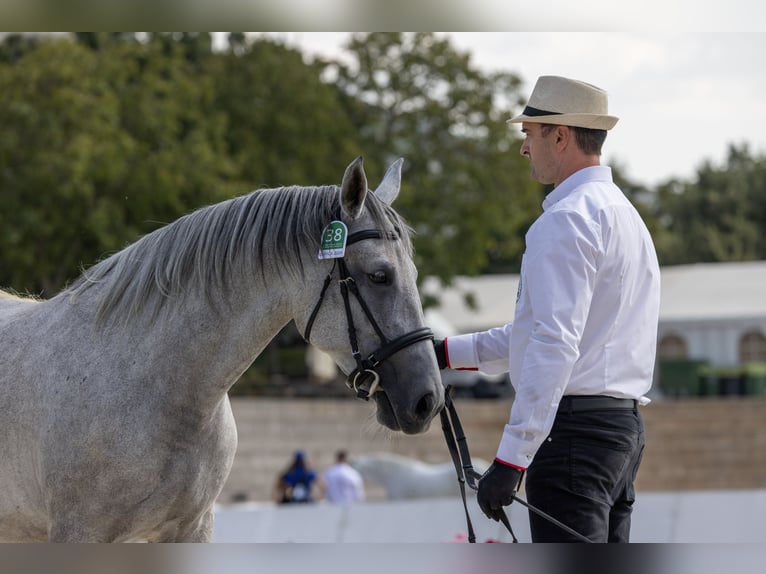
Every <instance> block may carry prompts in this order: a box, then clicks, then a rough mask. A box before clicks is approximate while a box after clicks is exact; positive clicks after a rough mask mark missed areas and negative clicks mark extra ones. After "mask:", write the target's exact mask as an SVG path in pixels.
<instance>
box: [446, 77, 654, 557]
mask: <svg viewBox="0 0 766 574" xmlns="http://www.w3.org/2000/svg"><path fill="white" fill-rule="evenodd" d="M617 119H618V118H616V117H614V116H610V115H608V111H607V95H606V92H604V91H603V90H601V89H600V88H597V87H595V86H592V85H590V84H587V83H585V82H580V81H577V80H571V79H567V78H561V77H558V76H542V77H540V78H539V79H538V81H537V83H536V85H535V87H534V89H533V91H532V95H531V96H530V99H529V105H528V106H527V107H526V108H525V109H524V111H523V112H522V114H520V115H518V116H516V117H514V118H512V119H511V120H509V121H508V123H521V131H522V132H523V133H524V134H525V136H526V138H525V140H524V142H523V144H522V146H521V150H520V151H521V154H522V155H524V156H526V157H527V158H529V161H530V167H531V176H532V178H533V179H534V180H536V181H538V182H540V183H543V184H546V185H550V184H552V185H553V190H552V191H551V192H550V193H548V195H547V196H546V198H545V200H544V202H543V210H544V211H543V214H542V215H541V216H540V217H539V218H538V219H537V221H535V223H534V224H533V225H532V227H530V229H529V231H528V232H527V235H526V251H525V253H524V258H523V260H522V264H521V275H520V282H519V290H518V293H517V301H516V311H515V318H514V321H513V323H512V324H507V325H505V326H504V327H498V328H495V329H490V330H489V331H485V332H479V333H472V334H468V335H460V336H456V337H449V339H445V340H444V341H436V342H435V349H436V354H437V358H438V359H439V362H440V366H442V367H449V368H454V369H478V370H481V371H484V372H488V373H497V372H504V371H509V372H510V378H511V382H512V384H513V386H514V389H515V391H516V398H515V400H514V402H513V406H512V408H511V413H510V420H509V422H508V424H507V425H506V426H505V429H504V431H503V434H502V436H501V438H500V444H499V446H498V449H497V455H496V458H495V461H494V462H493V464H492V465H491V467H490V468H489V469H488V471H487V472H486V473H485V474H484V476H483V477H482V478H481V480H480V481H479V491H478V494H477V500H478V502H479V505H480V507H481V509H482V511H483V512H484V513H485V514H486V515H487V516H489V517H490V518H493V519H495V520H498V519H499V517H500V514H501V513H502V507H503V506H507V505H508V504H510V503H511V502H512V496H513V495H514V494H515V492H516V490H517V488H518V486H519V483H520V481H521V478H522V476H523V474H524V472H525V471H526V494H527V499H528V502H529V503H530V504H532V505H533V506H536V507H537V508H539V509H540V510H543V511H544V512H546V513H548V514H550V515H551V516H553V517H555V518H557V519H558V520H559V521H561V522H563V523H564V524H566V525H568V526H569V527H571V528H573V529H574V530H576V531H577V532H579V533H580V534H582V535H584V536H586V537H588V538H589V539H590V540H592V541H594V542H628V541H629V537H630V515H631V511H632V505H633V501H634V499H635V493H634V489H633V482H634V480H635V476H636V472H637V471H638V467H639V464H640V461H641V454H642V452H643V448H644V429H643V420H642V418H641V414H640V412H639V409H638V405H643V404H646V403H648V402H649V400H648V399H647V398H646V397H645V394H646V393H647V392H648V391H649V389H650V387H651V382H652V373H653V369H654V359H655V351H656V343H657V321H658V315H659V291H660V285H659V281H660V273H659V265H658V263H657V256H656V253H655V249H654V245H653V243H652V239H651V236H650V235H649V232H648V231H647V229H646V226H645V225H644V223H643V221H642V220H641V218H640V216H639V215H638V213H637V212H636V210H635V208H634V207H633V206H632V205H631V203H630V202H629V201H628V199H627V198H626V197H625V195H624V194H623V193H622V191H621V190H620V189H619V188H618V187H617V186H616V185H615V184H614V183H613V181H612V174H611V170H610V169H609V168H608V167H605V166H601V165H600V155H601V147H602V144H603V142H604V140H605V139H606V132H607V130H609V129H611V128H612V127H614V125H615V124H616V123H617ZM529 516H530V528H531V533H532V540H533V541H534V542H560V541H570V540H574V539H573V538H572V536H571V535H569V534H568V533H567V532H565V531H563V530H562V529H561V528H559V527H558V526H556V525H554V524H552V523H550V522H548V521H546V520H545V519H543V518H540V517H539V516H537V515H536V514H534V513H530V515H529Z"/></svg>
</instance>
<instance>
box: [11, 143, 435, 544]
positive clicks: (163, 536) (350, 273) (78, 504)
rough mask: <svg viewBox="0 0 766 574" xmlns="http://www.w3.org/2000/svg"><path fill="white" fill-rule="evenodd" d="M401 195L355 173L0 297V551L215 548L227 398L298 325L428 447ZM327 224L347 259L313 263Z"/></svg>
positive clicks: (358, 164) (204, 221)
mask: <svg viewBox="0 0 766 574" xmlns="http://www.w3.org/2000/svg"><path fill="white" fill-rule="evenodd" d="M400 178H401V160H399V161H397V162H395V163H394V164H393V165H392V166H391V167H390V168H389V169H388V171H387V172H386V175H385V177H384V178H383V181H382V182H381V184H380V186H379V187H378V189H377V190H376V191H375V192H368V189H367V179H366V176H365V173H364V170H363V167H362V161H361V158H358V159H357V160H355V161H354V162H352V163H351V165H349V166H348V168H347V169H346V173H345V174H344V176H343V182H342V184H341V186H340V188H339V187H337V186H321V187H288V188H278V189H264V190H259V191H256V192H253V193H251V194H248V195H245V196H242V197H238V198H235V199H232V200H229V201H224V202H221V203H218V204H215V205H212V206H209V207H206V208H202V209H200V210H198V211H195V212H193V213H191V214H189V215H186V216H184V217H182V218H180V219H179V220H177V221H175V222H173V223H171V224H169V225H167V226H165V227H163V228H161V229H158V230H157V231H155V232H153V233H150V234H148V235H146V236H145V237H143V238H142V239H140V240H138V241H137V242H135V243H133V244H132V245H130V246H128V247H127V248H125V249H124V250H122V251H120V252H119V253H117V254H115V255H113V256H111V257H109V258H107V259H105V260H103V261H101V262H100V263H98V264H96V265H95V266H93V267H92V268H91V269H89V270H88V271H87V272H85V273H84V274H83V276H82V277H81V278H80V279H78V281H76V282H75V283H74V284H73V285H72V286H71V287H69V288H67V289H65V290H64V291H62V292H61V293H59V294H58V295H57V296H55V297H53V298H51V299H49V300H44V301H38V300H33V299H25V298H20V297H16V296H14V295H10V294H8V293H4V292H0V540H7V541H45V540H50V541H57V542H75V541H93V542H105V541H129V540H146V541H151V542H161V541H209V540H210V539H211V535H212V529H213V504H214V501H215V500H216V497H217V496H218V494H219V493H220V491H221V488H222V487H223V484H224V482H225V480H226V478H227V476H228V474H229V470H230V468H231V465H232V462H233V458H234V453H235V450H236V447H237V432H236V426H235V423H234V419H233V417H232V412H231V408H230V405H229V400H228V396H227V391H228V390H229V389H230V388H231V386H232V385H233V384H234V383H235V382H236V381H237V379H238V378H239V377H240V376H241V375H242V373H243V372H244V371H245V370H246V369H247V367H248V366H249V365H250V364H251V363H252V361H253V360H254V359H255V357H257V356H258V354H259V353H260V352H261V351H262V350H263V349H264V347H265V346H266V345H267V344H268V342H269V341H270V340H271V339H272V338H273V337H274V336H275V335H276V334H277V333H278V332H279V331H280V329H282V327H284V326H285V325H286V324H287V323H288V322H290V321H291V320H293V321H295V324H296V326H297V327H298V328H299V329H300V330H301V332H305V333H306V335H307V337H308V338H310V342H311V343H312V344H314V345H316V346H317V347H318V348H320V349H322V350H323V351H325V352H327V353H329V354H330V355H332V356H333V358H334V359H335V360H336V362H337V363H338V365H339V366H340V368H341V369H342V370H343V371H344V372H345V373H347V374H348V373H351V374H352V375H353V377H352V378H353V380H352V381H351V385H352V386H354V388H356V390H357V392H359V393H361V394H362V395H364V394H369V395H370V396H371V397H372V398H374V400H375V403H376V404H377V418H378V421H379V422H380V423H381V424H383V425H385V426H387V427H389V428H391V429H394V430H401V431H403V432H405V433H409V434H414V433H419V432H423V431H425V430H426V429H427V428H428V426H429V424H430V421H431V419H432V417H433V416H434V414H435V413H437V412H438V411H439V410H440V409H441V407H442V404H443V390H442V385H441V381H440V377H439V371H438V367H437V364H436V360H435V358H434V354H433V348H432V343H431V341H430V338H431V337H429V336H428V333H426V335H423V333H424V332H428V331H429V330H428V329H427V328H425V327H424V325H423V313H422V309H421V305H420V299H419V295H418V291H417V287H416V269H415V266H414V264H413V262H412V245H411V240H410V236H409V233H410V229H409V228H408V227H407V226H406V224H405V222H404V221H402V219H401V218H400V217H399V216H398V215H397V214H396V212H395V211H394V210H393V209H392V208H391V207H390V204H391V203H392V201H393V200H394V199H395V198H396V196H397V195H398V192H399V185H400ZM332 220H342V221H343V222H344V223H345V224H346V225H347V226H348V238H349V241H348V244H347V246H346V251H345V254H344V255H343V257H342V258H336V259H320V258H319V257H318V251H319V248H320V241H321V238H322V237H323V235H324V233H323V232H324V231H325V228H326V226H327V225H328V223H330V222H331V221H332ZM352 237H355V238H356V240H354V241H352V240H351V238H352ZM341 270H345V274H344V275H343V277H340V279H341V280H342V281H340V283H341V285H342V286H343V287H342V288H341V289H338V282H339V281H338V274H339V273H340V271H341ZM325 283H327V284H328V285H329V286H330V288H324V289H323V288H322V286H323V284H325ZM352 284H353V285H352ZM349 286H351V287H352V288H353V289H352V291H353V294H354V295H355V296H351V297H346V298H344V296H343V294H344V292H347V291H348V289H347V288H348V287H349ZM320 293H321V296H320ZM346 295H347V293H346ZM357 297H358V298H357ZM347 313H348V314H347ZM350 327H352V328H350ZM309 331H310V334H309ZM350 331H353V336H352V337H350ZM413 333H414V334H415V335H414V336H413ZM350 338H351V339H353V341H350ZM397 341H398V342H397ZM352 348H354V349H356V350H357V351H358V352H357V353H356V354H355V356H352V351H351V349H352ZM381 349H382V351H381ZM376 352H378V354H379V357H377V358H376V357H368V354H370V355H374V354H375V353H376ZM360 375H361V376H360Z"/></svg>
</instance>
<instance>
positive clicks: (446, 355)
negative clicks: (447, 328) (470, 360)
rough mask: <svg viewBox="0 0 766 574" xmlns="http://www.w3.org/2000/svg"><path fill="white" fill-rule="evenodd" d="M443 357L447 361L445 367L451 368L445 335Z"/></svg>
mask: <svg viewBox="0 0 766 574" xmlns="http://www.w3.org/2000/svg"><path fill="white" fill-rule="evenodd" d="M444 359H445V360H446V361H447V368H448V369H451V368H452V367H451V366H450V364H449V344H448V343H447V337H444Z"/></svg>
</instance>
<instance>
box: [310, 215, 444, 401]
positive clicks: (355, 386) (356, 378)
mask: <svg viewBox="0 0 766 574" xmlns="http://www.w3.org/2000/svg"><path fill="white" fill-rule="evenodd" d="M365 239H387V240H390V241H397V240H398V239H399V233H398V231H397V232H396V233H395V232H393V231H380V230H378V229H365V230H362V231H357V232H355V233H351V234H350V235H349V236H348V240H347V241H346V245H352V244H354V243H357V242H358V241H362V240H365ZM336 267H337V268H338V283H339V284H340V293H341V296H342V297H343V304H344V306H345V308H346V320H347V322H348V340H349V343H350V344H351V354H352V355H353V357H354V360H355V361H356V368H355V369H354V370H353V371H351V373H349V375H348V377H347V378H346V386H347V387H348V388H349V389H352V390H354V391H355V392H356V396H357V397H359V398H360V399H364V400H368V399H369V398H370V397H371V396H372V394H373V393H375V392H376V391H377V390H378V382H379V381H380V376H379V375H378V373H377V372H376V371H375V367H377V366H378V365H379V364H380V363H382V362H383V361H385V360H386V359H388V358H389V357H390V356H391V355H393V354H394V353H397V352H399V351H401V350H402V349H404V348H406V347H409V346H410V345H414V344H415V343H419V342H420V341H426V340H433V338H434V334H433V332H432V331H431V329H430V328H428V327H421V328H419V329H415V330H414V331H410V332H409V333H405V334H404V335H401V336H399V337H396V338H395V339H388V337H386V336H385V334H384V333H383V331H382V330H381V328H380V327H379V326H378V323H377V321H375V317H373V315H372V312H371V311H370V308H369V307H368V306H367V303H365V301H364V299H363V298H362V295H361V293H359V288H358V287H357V284H356V281H354V278H353V277H352V276H351V274H350V273H349V271H348V266H347V265H346V261H345V259H344V258H343V257H338V258H336V259H335V260H334V262H333V265H332V268H331V269H330V272H329V273H328V274H327V277H326V278H325V280H324V285H323V286H322V291H321V292H320V293H319V300H318V301H317V303H316V305H315V306H314V310H313V311H312V312H311V316H310V317H309V320H308V323H307V324H306V330H305V332H304V334H303V338H304V339H305V340H306V341H308V342H310V340H309V337H310V335H311V328H312V327H313V325H314V320H315V319H316V316H317V314H318V313H319V308H320V307H321V306H322V301H323V300H324V296H325V293H326V292H327V288H328V287H329V286H330V283H331V282H332V278H333V274H334V273H335V268H336ZM349 292H351V293H353V295H354V297H356V300H357V301H358V302H359V305H360V306H361V308H362V311H364V314H365V315H366V316H367V320H368V321H369V322H370V324H371V325H372V328H373V329H375V333H377V335H378V338H379V339H380V347H378V349H377V350H375V351H373V352H372V353H370V354H369V355H368V356H367V358H366V359H364V358H362V354H361V352H360V351H359V342H358V341H357V338H356V327H355V326H354V317H353V314H352V313H351V301H350V298H349Z"/></svg>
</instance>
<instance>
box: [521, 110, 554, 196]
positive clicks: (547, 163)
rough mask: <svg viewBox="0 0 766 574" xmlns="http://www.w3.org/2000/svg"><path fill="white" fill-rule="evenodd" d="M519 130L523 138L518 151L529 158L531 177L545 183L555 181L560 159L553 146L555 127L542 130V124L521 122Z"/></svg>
mask: <svg viewBox="0 0 766 574" xmlns="http://www.w3.org/2000/svg"><path fill="white" fill-rule="evenodd" d="M521 132H522V133H523V134H524V136H525V138H524V142H523V143H522V144H521V149H520V150H519V152H520V153H521V155H523V156H526V157H528V158H529V165H530V175H531V177H532V179H534V180H535V181H538V182H540V183H542V184H545V185H548V184H552V183H557V182H556V180H555V176H556V174H557V173H558V170H559V167H560V160H559V157H558V153H557V151H556V149H555V146H554V142H555V138H556V128H555V127H554V128H552V129H550V130H549V131H547V132H544V130H543V124H537V123H530V122H523V123H522V124H521Z"/></svg>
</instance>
